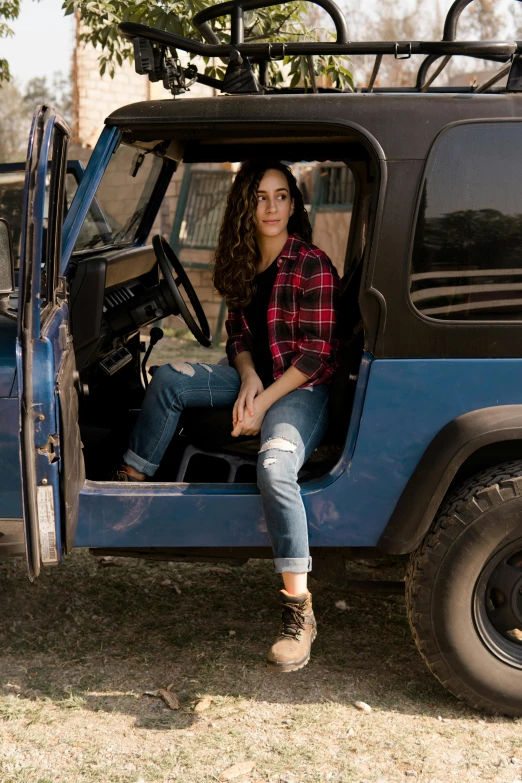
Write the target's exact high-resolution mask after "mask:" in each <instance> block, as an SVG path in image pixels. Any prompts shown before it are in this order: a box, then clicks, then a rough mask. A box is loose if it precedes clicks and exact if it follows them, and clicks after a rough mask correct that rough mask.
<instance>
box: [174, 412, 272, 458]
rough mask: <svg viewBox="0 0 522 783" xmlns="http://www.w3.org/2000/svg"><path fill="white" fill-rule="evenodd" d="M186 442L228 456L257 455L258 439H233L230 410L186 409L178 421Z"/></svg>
mask: <svg viewBox="0 0 522 783" xmlns="http://www.w3.org/2000/svg"><path fill="white" fill-rule="evenodd" d="M180 428H182V431H183V435H184V436H185V437H186V438H187V440H188V441H189V442H190V443H192V445H193V446H196V447H197V448H199V449H204V450H205V451H219V452H222V451H223V452H227V453H230V454H236V453H237V454H245V453H257V451H258V449H259V437H257V436H256V437H247V436H245V435H240V436H239V437H238V438H233V437H232V435H231V432H232V410H231V409H230V408H187V409H186V410H184V411H183V414H182V416H181V419H180Z"/></svg>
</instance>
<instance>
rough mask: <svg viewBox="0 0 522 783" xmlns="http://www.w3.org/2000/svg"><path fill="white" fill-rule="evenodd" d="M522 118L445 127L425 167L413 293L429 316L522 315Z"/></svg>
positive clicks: (501, 317)
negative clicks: (516, 120) (512, 120)
mask: <svg viewBox="0 0 522 783" xmlns="http://www.w3.org/2000/svg"><path fill="white" fill-rule="evenodd" d="M521 133H522V123H521V122H495V123H490V122H487V123H473V124H469V125H460V126H457V127H454V128H451V129H450V130H448V131H446V132H445V133H444V134H442V136H441V137H440V139H439V141H438V142H437V143H436V145H435V148H434V149H433V151H432V153H431V155H430V158H429V161H428V167H427V173H426V179H425V183H424V187H423V192H422V196H421V203H420V208H419V215H418V219H417V226H416V232H415V240H414V249H413V258H412V273H411V285H410V294H411V299H412V302H413V304H414V306H415V307H416V308H417V310H419V311H420V312H421V313H423V314H424V315H427V316H430V317H431V318H437V319H449V320H475V321H480V320H484V321H486V320H487V321H492V320H493V321H494V320H498V321H501V320H506V321H508V320H522V188H521V186H520V183H521V181H522V154H521V152H520V150H521V147H520V138H521Z"/></svg>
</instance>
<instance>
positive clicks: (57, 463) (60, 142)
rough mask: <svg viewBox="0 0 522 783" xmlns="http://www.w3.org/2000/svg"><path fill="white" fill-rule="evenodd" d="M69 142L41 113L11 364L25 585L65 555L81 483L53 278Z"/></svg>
mask: <svg viewBox="0 0 522 783" xmlns="http://www.w3.org/2000/svg"><path fill="white" fill-rule="evenodd" d="M68 141H69V128H68V127H67V125H66V124H65V122H64V121H63V120H62V119H61V118H60V117H59V116H58V115H57V114H56V113H55V112H54V110H53V109H51V108H50V107H48V106H41V107H39V108H38V109H37V111H36V113H35V115H34V118H33V124H32V127H31V134H30V139H29V148H28V154H27V164H26V175H25V191H24V207H23V214H22V231H21V247H20V279H19V305H18V340H17V357H16V358H17V374H18V395H19V400H20V431H21V436H20V452H21V454H20V459H21V469H22V494H23V506H24V521H25V538H26V551H27V564H28V570H29V577H30V579H33V578H34V577H35V576H38V574H39V572H40V567H41V565H53V564H57V563H59V562H60V560H61V557H62V553H63V552H68V551H69V550H70V549H71V547H72V545H73V542H74V534H75V532H76V525H77V520H78V495H79V490H80V488H81V486H82V485H83V482H84V478H85V474H84V465H83V457H82V453H81V441H80V435H79V428H78V399H77V393H76V390H75V378H76V368H75V363H74V351H73V346H72V339H71V335H70V331H69V325H68V319H69V309H68V304H67V285H66V281H65V279H64V278H62V277H60V276H59V270H60V258H61V246H62V221H63V215H64V187H65V176H66V167H67V145H68Z"/></svg>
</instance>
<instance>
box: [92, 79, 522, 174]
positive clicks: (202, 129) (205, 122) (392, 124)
mask: <svg viewBox="0 0 522 783" xmlns="http://www.w3.org/2000/svg"><path fill="white" fill-rule="evenodd" d="M495 119H497V120H500V119H503V120H505V119H518V120H522V94H517V93H499V94H476V95H470V94H462V93H460V94H459V93H454V94H448V93H440V94H435V93H405V94H401V93H393V94H382V93H355V94H354V93H341V94H339V93H337V94H315V95H314V94H310V95H270V94H267V95H256V96H252V95H246V96H219V97H209V98H187V99H177V100H174V99H166V100H158V101H142V102H140V103H132V104H129V105H128V106H122V107H121V108H119V109H117V110H116V111H114V112H113V113H112V114H111V115H109V117H108V118H107V119H106V121H105V122H106V124H107V125H109V126H117V127H119V128H121V129H122V130H123V132H124V134H125V135H126V136H127V137H128V138H130V139H131V140H138V139H158V140H162V139H169V138H176V139H179V140H190V141H191V142H197V141H198V140H199V141H201V142H204V143H205V144H208V143H209V142H211V141H216V140H217V139H218V137H219V136H221V138H231V139H234V138H235V139H238V141H239V140H245V139H248V140H249V141H255V139H256V137H258V138H259V137H270V136H271V135H274V136H277V135H278V134H279V135H281V134H283V133H284V131H285V130H291V132H292V135H296V136H298V135H299V133H301V135H302V136H303V137H304V138H306V136H307V135H313V136H314V137H317V136H318V135H323V134H324V135H325V136H326V135H328V136H332V135H335V136H336V137H344V136H346V137H349V138H350V140H351V141H353V140H364V139H366V146H367V145H370V146H372V147H373V149H374V150H375V152H376V154H377V155H378V156H379V157H384V158H387V159H410V160H411V159H424V158H426V155H427V153H428V150H429V148H430V146H431V144H432V143H433V140H434V138H435V136H437V134H438V133H439V132H440V131H441V130H442V129H443V128H444V127H446V126H447V125H449V124H451V123H454V122H459V121H461V122H462V121H480V120H495ZM318 131H319V134H318ZM237 159H238V160H239V159H240V158H239V157H238V158H237Z"/></svg>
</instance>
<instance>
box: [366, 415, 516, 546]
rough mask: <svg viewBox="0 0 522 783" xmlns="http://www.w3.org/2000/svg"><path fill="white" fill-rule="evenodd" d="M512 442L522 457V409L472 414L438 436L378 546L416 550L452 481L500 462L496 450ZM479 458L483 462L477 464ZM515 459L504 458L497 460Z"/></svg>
mask: <svg viewBox="0 0 522 783" xmlns="http://www.w3.org/2000/svg"><path fill="white" fill-rule="evenodd" d="M501 443H505V444H509V447H510V448H509V450H510V452H511V453H513V455H514V453H515V452H516V451H517V447H518V446H520V452H518V454H517V456H520V457H522V405H498V406H493V407H489V408H480V409H478V410H474V411H469V412H468V413H464V414H463V415H462V416H458V417H457V418H455V419H453V420H452V421H450V422H448V423H447V424H446V425H445V426H444V427H443V428H442V429H441V430H439V432H438V433H437V434H436V435H435V437H434V438H433V440H432V441H431V443H430V444H429V446H428V447H427V449H426V450H425V452H424V454H423V455H422V457H421V459H420V460H419V463H418V465H417V467H416V468H415V470H414V472H413V473H412V475H411V477H410V479H409V481H408V483H407V484H406V487H405V488H404V490H403V492H402V495H401V496H400V498H399V500H398V502H397V504H396V506H395V509H394V511H393V513H392V515H391V517H390V519H389V521H388V524H387V525H386V528H385V529H384V531H383V533H382V535H381V537H380V539H379V542H378V548H379V549H382V550H384V551H385V552H388V553H390V554H406V553H408V552H412V551H413V550H414V549H416V547H417V546H418V545H419V544H420V542H421V541H422V539H423V538H424V536H425V534H426V533H427V532H428V530H429V529H430V526H431V523H432V522H433V519H434V517H435V515H436V513H437V511H438V509H439V508H440V506H441V504H442V502H443V500H444V498H445V496H446V494H447V492H448V490H449V489H450V487H451V485H452V483H453V482H454V481H455V479H456V478H457V479H458V477H459V476H462V477H464V476H465V475H466V470H467V468H469V467H470V466H476V469H477V470H481V469H482V468H483V467H484V466H485V465H486V464H493V462H494V461H495V458H494V455H495V447H497V448H498V446H499V444H501ZM477 457H479V459H478V460H477ZM510 457H511V454H510V455H509V456H506V455H504V456H503V457H501V458H500V459H498V460H496V461H498V462H503V461H505V460H506V458H507V459H509V458H510Z"/></svg>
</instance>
